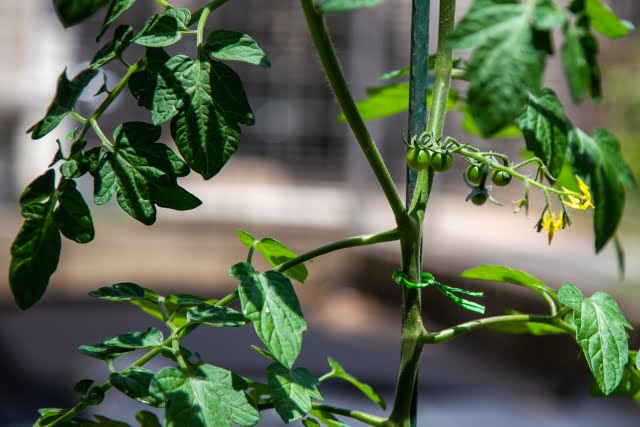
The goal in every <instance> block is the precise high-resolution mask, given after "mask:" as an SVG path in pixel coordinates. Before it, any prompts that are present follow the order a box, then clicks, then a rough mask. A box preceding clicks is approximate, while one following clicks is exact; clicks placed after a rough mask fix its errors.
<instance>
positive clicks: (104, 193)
mask: <svg viewBox="0 0 640 427" xmlns="http://www.w3.org/2000/svg"><path fill="white" fill-rule="evenodd" d="M113 137H114V139H115V144H114V148H115V151H113V152H109V153H106V154H105V155H104V156H103V157H102V159H101V160H100V162H99V164H98V170H97V171H96V172H95V174H94V177H95V183H94V184H95V189H94V202H95V203H96V204H98V205H101V204H104V203H106V202H108V201H109V200H110V199H111V198H112V197H113V195H114V194H117V200H118V204H119V205H120V207H121V208H122V209H123V210H124V211H125V212H126V213H128V214H129V215H130V216H131V217H133V218H135V219H137V220H138V221H140V222H142V223H143V224H145V225H151V224H153V223H154V222H155V220H156V206H155V205H156V204H158V205H159V206H162V207H167V208H171V209H177V210H184V209H190V208H194V207H197V206H199V205H200V203H199V202H200V201H199V200H198V199H197V198H196V197H195V196H193V195H191V194H190V193H188V192H187V191H186V190H184V189H182V188H180V187H179V186H178V184H177V177H178V176H184V175H186V174H188V172H189V169H188V167H187V166H186V165H185V164H184V162H182V160H181V159H180V158H179V157H178V156H177V155H176V154H175V153H174V152H173V150H171V148H169V147H168V146H166V145H164V144H156V143H155V141H157V140H158V138H159V137H160V127H159V126H152V125H150V124H147V123H143V122H127V123H123V124H122V125H120V126H118V127H117V128H116V130H115V131H114V134H113Z"/></svg>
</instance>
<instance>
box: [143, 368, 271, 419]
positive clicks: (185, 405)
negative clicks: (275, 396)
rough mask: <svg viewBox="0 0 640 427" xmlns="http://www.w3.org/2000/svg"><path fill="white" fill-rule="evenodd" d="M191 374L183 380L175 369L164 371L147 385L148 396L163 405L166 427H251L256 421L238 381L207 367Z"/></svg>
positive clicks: (256, 412)
mask: <svg viewBox="0 0 640 427" xmlns="http://www.w3.org/2000/svg"><path fill="white" fill-rule="evenodd" d="M194 371H195V372H194V374H193V375H189V376H187V375H185V374H183V373H182V372H181V371H179V370H178V369H176V368H164V369H162V370H161V371H160V372H158V373H157V374H156V375H155V376H154V378H153V380H152V381H151V386H150V389H149V390H150V392H151V393H152V394H153V395H154V396H156V397H157V398H158V399H162V400H164V401H165V402H166V406H165V420H166V426H167V427H182V426H201V427H225V426H229V427H230V426H231V425H232V423H235V424H240V425H243V426H252V425H254V424H256V423H257V422H258V421H259V420H260V413H259V412H258V411H257V410H256V408H255V407H254V406H253V405H252V404H251V403H250V402H249V400H248V398H247V395H246V394H245V392H244V390H245V389H246V387H247V385H246V383H245V382H244V380H242V378H240V377H239V376H237V375H235V374H233V373H232V372H230V371H227V370H225V369H222V368H218V367H216V366H212V365H207V364H203V365H200V366H198V367H197V368H195V369H194Z"/></svg>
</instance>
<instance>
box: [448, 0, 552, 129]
mask: <svg viewBox="0 0 640 427" xmlns="http://www.w3.org/2000/svg"><path fill="white" fill-rule="evenodd" d="M536 4H537V2H534V1H531V2H528V3H526V4H521V3H519V2H518V3H514V2H511V1H509V2H505V1H500V0H476V1H475V2H474V3H473V5H472V7H471V9H469V11H468V12H467V14H466V15H465V16H464V18H463V19H462V20H461V21H460V23H459V24H458V25H457V26H456V28H455V29H454V31H453V33H452V34H451V36H450V39H449V42H450V43H451V44H452V46H453V47H454V48H455V49H474V51H473V54H472V56H471V59H470V60H469V62H468V66H467V70H466V76H467V79H468V81H469V83H470V88H469V92H468V96H467V102H468V104H469V109H470V111H471V113H472V115H473V117H474V118H475V121H476V123H477V125H478V127H479V128H480V130H481V131H482V133H483V134H484V135H491V134H494V133H496V132H497V131H499V130H500V129H502V128H503V127H505V126H507V125H510V124H511V123H512V122H513V120H514V119H515V118H516V117H517V116H518V115H519V114H520V112H521V111H522V108H523V106H524V105H525V103H526V102H527V97H528V93H529V92H537V91H538V90H539V89H540V84H541V80H542V72H543V69H544V62H545V58H546V55H547V46H546V44H547V43H546V41H547V40H546V39H547V38H548V37H547V36H548V35H547V34H546V33H541V32H539V31H536V30H535V28H534V27H533V18H534V16H535V13H536V7H535V6H536ZM505 70H508V72H505Z"/></svg>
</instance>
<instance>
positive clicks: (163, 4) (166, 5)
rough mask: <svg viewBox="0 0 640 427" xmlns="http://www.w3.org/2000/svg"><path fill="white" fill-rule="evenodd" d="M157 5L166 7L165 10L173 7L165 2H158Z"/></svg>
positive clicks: (159, 0) (161, 0)
mask: <svg viewBox="0 0 640 427" xmlns="http://www.w3.org/2000/svg"><path fill="white" fill-rule="evenodd" d="M156 3H158V4H159V5H160V6H162V7H164V8H165V9H171V8H172V7H173V6H171V5H170V4H169V3H167V2H166V1H165V0H156Z"/></svg>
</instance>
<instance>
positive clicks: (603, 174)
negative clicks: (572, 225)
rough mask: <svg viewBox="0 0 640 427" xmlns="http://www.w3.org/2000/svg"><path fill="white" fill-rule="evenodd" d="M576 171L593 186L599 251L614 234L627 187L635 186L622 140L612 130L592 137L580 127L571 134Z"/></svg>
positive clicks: (601, 130) (594, 223) (594, 224)
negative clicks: (622, 152) (623, 155)
mask: <svg viewBox="0 0 640 427" xmlns="http://www.w3.org/2000/svg"><path fill="white" fill-rule="evenodd" d="M569 146H570V151H571V154H572V156H573V170H574V172H575V173H576V174H577V175H579V176H580V177H581V178H582V179H583V180H584V181H585V182H586V183H587V184H588V185H589V187H590V188H591V191H592V197H593V204H594V205H595V213H594V216H593V228H594V231H595V247H596V252H600V250H602V248H603V247H604V246H605V244H606V243H607V242H608V241H609V240H610V239H611V238H612V237H613V236H614V235H615V232H616V229H617V228H618V224H619V223H620V219H621V218H622V212H623V209H624V202H625V187H635V180H634V178H633V174H632V173H631V170H630V168H629V166H628V165H627V163H626V162H625V161H624V158H623V157H622V154H621V152H620V143H619V142H618V140H617V139H616V138H615V137H614V136H613V135H612V134H610V133H609V132H607V131H606V130H604V129H597V130H596V131H595V132H594V134H593V137H589V136H588V135H586V134H585V133H584V132H582V131H581V130H580V129H577V128H574V129H572V130H571V132H570V133H569Z"/></svg>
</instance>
